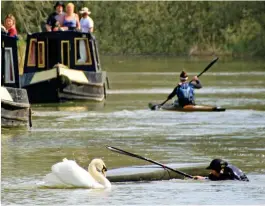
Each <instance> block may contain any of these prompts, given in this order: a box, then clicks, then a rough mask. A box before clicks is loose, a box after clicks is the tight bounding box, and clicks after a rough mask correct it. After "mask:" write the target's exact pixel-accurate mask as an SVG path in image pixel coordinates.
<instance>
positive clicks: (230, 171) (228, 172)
mask: <svg viewBox="0 0 265 206" xmlns="http://www.w3.org/2000/svg"><path fill="white" fill-rule="evenodd" d="M209 179H210V180H213V181H218V180H239V181H249V180H248V178H247V176H246V175H245V174H244V173H243V172H242V170H240V169H238V168H237V167H235V166H234V165H231V164H228V165H227V166H226V167H225V168H224V169H223V170H221V174H220V176H219V177H216V176H214V175H212V174H210V175H209Z"/></svg>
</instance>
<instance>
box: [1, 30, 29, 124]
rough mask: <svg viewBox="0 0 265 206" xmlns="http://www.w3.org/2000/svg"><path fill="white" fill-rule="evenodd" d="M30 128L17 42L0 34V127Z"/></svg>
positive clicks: (27, 102) (2, 33)
mask: <svg viewBox="0 0 265 206" xmlns="http://www.w3.org/2000/svg"><path fill="white" fill-rule="evenodd" d="M26 125H29V126H31V109H30V104H29V100H28V95H27V91H26V90H25V89H21V88H20V81H19V69H18V55H17V40H16V39H15V38H13V37H9V36H7V34H6V33H4V32H1V126H2V127H18V126H26Z"/></svg>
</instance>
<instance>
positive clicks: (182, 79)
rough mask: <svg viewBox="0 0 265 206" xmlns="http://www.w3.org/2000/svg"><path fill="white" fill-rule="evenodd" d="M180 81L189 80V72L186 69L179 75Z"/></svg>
mask: <svg viewBox="0 0 265 206" xmlns="http://www.w3.org/2000/svg"><path fill="white" fill-rule="evenodd" d="M179 77H180V81H182V82H185V81H187V80H188V74H187V72H185V71H184V70H183V71H182V72H181V73H180V75H179Z"/></svg>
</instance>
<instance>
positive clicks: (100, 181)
mask: <svg viewBox="0 0 265 206" xmlns="http://www.w3.org/2000/svg"><path fill="white" fill-rule="evenodd" d="M106 171H107V168H106V166H105V164H104V162H103V161H102V160H101V159H93V160H92V161H91V163H90V164H89V166H88V172H87V171H86V170H85V169H83V168H82V167H80V166H79V165H78V164H77V163H76V162H75V161H73V160H68V159H66V158H64V159H63V161H62V162H59V163H56V164H54V165H53V166H52V172H51V173H49V174H48V175H46V176H45V178H44V185H45V186H47V187H85V188H92V189H101V188H110V187H111V184H110V182H109V180H108V179H107V178H106V174H105V172H106ZM101 172H102V173H101Z"/></svg>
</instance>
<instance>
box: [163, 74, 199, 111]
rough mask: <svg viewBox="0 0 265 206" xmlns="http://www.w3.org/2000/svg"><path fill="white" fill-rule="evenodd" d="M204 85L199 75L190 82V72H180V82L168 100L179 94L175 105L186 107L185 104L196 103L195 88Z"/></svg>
mask: <svg viewBox="0 0 265 206" xmlns="http://www.w3.org/2000/svg"><path fill="white" fill-rule="evenodd" d="M200 88H202V85H201V83H200V80H199V79H198V77H197V76H194V77H193V78H192V81H191V82H188V74H187V73H186V72H185V71H182V72H181V73H180V82H179V83H178V85H177V86H176V87H175V88H174V90H173V91H172V92H171V94H169V95H168V97H167V100H170V99H172V98H173V97H174V96H175V95H177V97H178V100H176V101H175V102H174V106H176V107H178V106H181V107H184V106H185V105H195V99H194V89H200Z"/></svg>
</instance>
